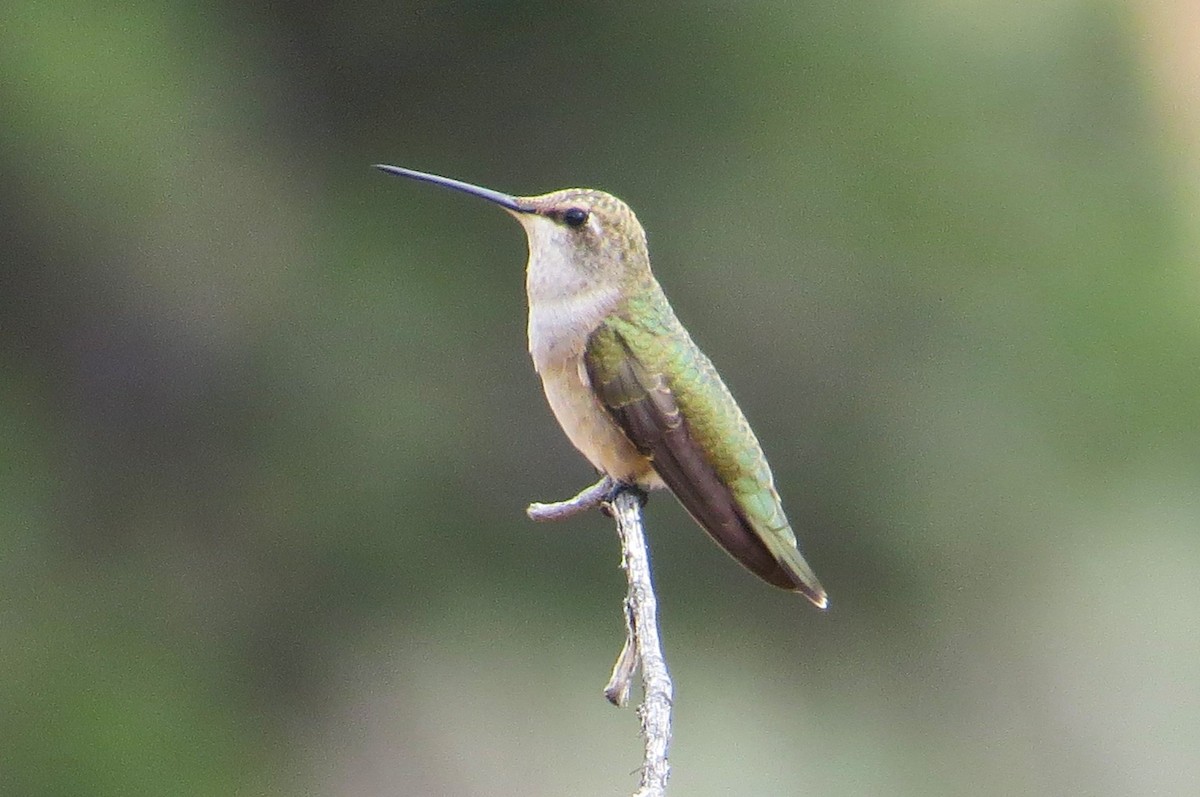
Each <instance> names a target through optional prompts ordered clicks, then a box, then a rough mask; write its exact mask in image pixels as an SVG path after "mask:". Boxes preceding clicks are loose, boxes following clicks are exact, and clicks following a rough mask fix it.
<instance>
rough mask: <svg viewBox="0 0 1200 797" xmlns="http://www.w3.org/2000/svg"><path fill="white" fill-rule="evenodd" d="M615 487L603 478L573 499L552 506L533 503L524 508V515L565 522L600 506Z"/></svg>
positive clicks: (606, 478) (614, 484) (614, 483)
mask: <svg viewBox="0 0 1200 797" xmlns="http://www.w3.org/2000/svg"><path fill="white" fill-rule="evenodd" d="M616 486H617V483H616V482H614V481H613V480H612V479H610V478H609V477H607V476H605V477H604V478H603V479H601V480H600V481H598V482H596V483H595V484H593V485H592V486H591V487H588V488H587V489H585V490H581V491H580V492H579V494H578V495H576V496H575V497H574V498H568V499H567V500H566V501H555V502H554V503H553V504H539V503H538V502H537V501H534V502H533V503H532V504H530V505H529V506H527V507H526V508H525V514H527V515H529V517H530V518H531V519H533V520H565V519H566V518H569V517H574V516H575V515H578V514H580V513H583V512H586V511H588V510H589V509H595V508H596V507H598V506H600V504H602V503H604V501H605V499H607V498H608V497H609V496H610V495H612V492H613V489H615V488H616Z"/></svg>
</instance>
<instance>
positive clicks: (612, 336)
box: [584, 325, 797, 589]
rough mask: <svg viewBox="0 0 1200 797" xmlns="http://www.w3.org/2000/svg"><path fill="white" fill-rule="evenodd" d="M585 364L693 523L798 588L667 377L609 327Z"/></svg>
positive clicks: (771, 576) (774, 579)
mask: <svg viewBox="0 0 1200 797" xmlns="http://www.w3.org/2000/svg"><path fill="white" fill-rule="evenodd" d="M584 365H585V367H586V369H587V374H588V378H589V379H590V380H591V383H592V387H593V389H594V390H595V391H596V395H597V397H598V398H599V400H600V402H601V404H603V406H604V407H605V409H606V410H608V412H609V414H610V415H611V416H612V417H613V419H614V420H615V421H616V422H617V425H618V426H620V427H621V429H622V430H623V431H624V432H625V435H626V436H627V437H628V438H629V440H630V442H631V443H633V445H634V446H635V447H636V448H637V449H638V451H640V452H641V453H643V454H645V455H646V456H647V457H649V458H650V460H651V463H652V464H653V466H654V470H655V471H656V472H657V473H658V475H659V476H660V477H661V478H662V480H663V482H664V483H665V484H666V485H667V487H668V488H670V490H671V492H673V493H674V494H675V497H676V498H678V499H679V502H680V503H681V504H683V506H684V508H685V509H687V511H688V513H689V514H690V515H691V516H692V517H693V518H695V520H696V522H697V523H699V524H700V525H701V526H702V527H703V528H704V530H705V531H707V532H708V533H709V535H710V536H712V538H713V539H714V540H716V541H717V543H718V544H720V546H721V547H722V548H724V549H725V550H726V551H728V552H729V553H730V555H732V556H733V558H734V559H736V560H738V561H739V562H741V563H742V564H743V565H745V566H746V567H747V568H749V569H750V570H751V571H752V572H754V573H755V574H756V575H758V576H759V577H761V578H763V579H764V580H766V581H768V582H770V583H771V584H774V585H775V586H778V587H782V588H784V589H796V588H797V583H796V581H795V580H794V579H793V578H791V577H789V575H788V573H787V572H786V571H785V570H784V568H783V567H781V566H780V564H779V562H778V561H776V559H775V557H774V556H773V555H772V554H771V551H770V550H769V549H768V548H767V546H766V545H765V544H764V543H763V541H762V540H761V539H760V538H759V536H758V534H756V533H755V531H754V529H753V527H752V526H751V525H750V523H749V522H748V520H747V519H746V517H745V515H744V513H743V511H742V508H741V507H740V505H739V503H738V501H737V497H736V496H735V495H734V493H733V491H732V490H731V489H730V488H729V487H728V486H727V485H725V484H724V483H722V481H721V479H720V478H719V477H718V476H717V472H716V470H715V469H714V468H713V466H712V465H711V464H710V462H709V460H708V458H707V457H706V456H705V454H704V451H703V450H702V449H701V448H700V446H699V445H698V444H697V442H696V440H695V438H693V436H692V435H691V433H690V432H689V430H688V423H687V419H686V418H684V417H683V414H682V413H681V412H680V410H679V405H678V404H677V403H676V401H675V396H674V395H673V394H672V392H671V387H670V385H669V384H668V381H667V379H666V377H665V376H664V375H663V374H662V373H657V372H655V371H654V370H653V369H650V368H648V367H647V366H646V365H645V364H644V363H642V362H640V361H639V359H638V357H637V356H636V354H635V353H634V352H633V351H632V350H631V348H630V346H629V345H628V343H627V342H626V341H625V339H624V338H623V337H622V336H621V334H620V332H618V331H617V330H615V329H613V328H611V327H610V326H607V325H605V326H601V327H600V329H598V330H597V331H596V332H595V333H593V335H592V337H591V338H590V339H589V340H588V347H587V350H586V352H585V354H584Z"/></svg>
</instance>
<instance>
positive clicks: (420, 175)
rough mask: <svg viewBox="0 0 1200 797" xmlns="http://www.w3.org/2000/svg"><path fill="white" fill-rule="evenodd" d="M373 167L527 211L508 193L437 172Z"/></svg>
mask: <svg viewBox="0 0 1200 797" xmlns="http://www.w3.org/2000/svg"><path fill="white" fill-rule="evenodd" d="M375 168H376V169H379V170H380V171H384V172H387V173H388V174H394V175H397V176H399V177H407V178H409V179H410V180H420V181H421V182H423V183H433V184H434V185H442V186H445V187H446V188H453V189H454V190H455V191H462V192H463V193H464V194H470V195H472V196H477V197H480V198H481V199H486V200H487V201H489V202H495V203H496V204H497V205H499V206H500V207H502V208H507V209H509V210H512V211H515V212H517V213H529V212H531V211H530V209H529V208H527V207H525V206H524V205H522V204H520V203H519V202H517V198H516V197H514V196H510V195H508V194H502V193H500V192H499V191H493V190H492V189H490V188H483V187H481V186H478V185H471V184H470V183H464V182H463V181H462V180H453V179H451V178H449V177H442V176H440V175H437V174H429V173H428V172H418V171H415V170H413V169H402V168H401V167H399V166H388V165H387V164H385V163H377V164H375Z"/></svg>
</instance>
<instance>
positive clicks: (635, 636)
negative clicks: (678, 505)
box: [527, 477, 674, 797]
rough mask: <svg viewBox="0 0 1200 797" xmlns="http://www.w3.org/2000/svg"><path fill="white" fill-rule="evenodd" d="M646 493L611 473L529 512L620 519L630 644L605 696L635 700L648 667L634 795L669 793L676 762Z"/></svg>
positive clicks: (615, 700)
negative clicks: (637, 682) (645, 519)
mask: <svg viewBox="0 0 1200 797" xmlns="http://www.w3.org/2000/svg"><path fill="white" fill-rule="evenodd" d="M643 502H644V495H643V494H642V493H641V492H640V491H638V490H636V489H633V488H625V487H623V486H619V485H616V484H615V483H614V482H612V481H611V480H610V479H608V478H607V477H606V478H604V479H602V480H601V481H600V482H599V483H597V484H595V485H593V486H592V487H589V488H588V489H586V490H584V491H583V492H581V493H580V494H579V495H577V496H575V497H574V498H572V499H570V500H568V501H563V502H561V503H557V504H531V505H530V506H529V509H528V510H527V511H528V512H529V516H530V517H532V518H534V519H536V520H557V519H559V518H563V517H570V516H572V515H575V514H578V513H579V512H582V511H585V510H586V509H590V508H592V507H594V506H601V508H602V509H604V511H605V513H606V514H608V515H610V516H611V517H612V518H613V519H614V520H615V521H616V523H617V534H618V535H619V536H620V538H621V567H622V568H624V570H625V575H626V578H627V580H628V582H629V591H628V593H627V594H626V596H625V606H624V614H625V644H624V646H623V647H622V648H621V653H620V655H619V656H618V657H617V662H616V664H615V665H614V666H613V672H612V677H610V678H609V681H608V684H607V685H606V686H605V687H604V696H605V697H606V698H608V700H609V702H611V703H613V704H614V705H617V706H624V705H625V704H626V703H627V702H628V700H629V693H630V690H631V688H632V684H633V676H634V673H635V672H637V670H638V668H639V666H640V668H641V671H642V690H643V693H644V695H643V698H642V705H641V706H639V707H638V717H639V718H640V719H641V723H642V738H643V739H644V740H645V757H644V759H643V761H642V770H641V772H642V775H641V782H640V784H639V785H638V790H637V791H636V792H635V793H634V797H663V795H665V794H666V789H667V779H668V778H669V777H670V774H671V768H670V765H669V764H668V763H667V752H668V750H669V748H670V745H671V703H672V693H673V689H674V687H673V686H672V684H671V675H670V673H669V672H667V661H666V658H665V657H664V656H663V652H662V642H661V640H660V639H659V634H658V600H657V599H656V598H655V595H654V584H653V581H652V580H651V574H650V555H649V553H648V551H647V549H646V535H645V531H644V530H643V524H642V504H643Z"/></svg>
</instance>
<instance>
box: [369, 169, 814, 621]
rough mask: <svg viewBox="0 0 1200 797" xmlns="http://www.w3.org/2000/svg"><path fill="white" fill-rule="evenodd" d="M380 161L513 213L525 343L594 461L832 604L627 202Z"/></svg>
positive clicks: (749, 562) (564, 422)
mask: <svg viewBox="0 0 1200 797" xmlns="http://www.w3.org/2000/svg"><path fill="white" fill-rule="evenodd" d="M376 168H378V169H381V170H382V171H384V172H387V173H389V174H394V175H398V176H400V177H407V178H410V179H413V180H418V181H421V182H426V183H432V184H434V185H440V186H444V187H446V188H450V189H453V190H456V191H462V192H464V193H467V194H470V195H472V196H476V197H479V198H481V199H486V200H487V201H489V202H492V203H494V204H496V205H499V206H500V207H502V208H504V209H505V210H506V211H508V212H509V213H510V214H512V216H514V217H515V218H516V220H517V221H518V222H520V223H521V226H522V227H523V228H524V229H525V235H526V237H527V239H528V244H529V262H528V265H527V267H526V272H525V289H526V294H527V297H528V301H529V325H528V334H529V354H530V356H531V357H532V358H533V366H534V369H535V370H536V371H537V374H538V376H539V377H540V378H541V381H542V388H543V390H544V391H545V394H546V400H547V401H548V402H549V404H550V409H551V410H552V411H553V413H554V417H555V418H556V419H557V420H558V423H559V425H560V426H562V429H563V431H564V432H565V433H566V435H567V438H568V439H569V440H570V441H571V443H572V444H573V445H574V446H575V448H577V449H578V450H579V452H580V453H582V454H583V456H584V457H586V458H587V460H588V461H589V462H590V463H591V464H592V465H593V466H594V467H595V468H596V469H597V470H598V471H600V472H601V473H603V474H605V475H607V476H608V477H609V478H611V479H613V480H615V481H616V482H617V483H618V484H623V485H629V486H634V487H637V488H639V489H642V490H650V489H661V488H664V487H665V488H666V489H668V490H670V491H671V492H672V493H674V495H675V497H676V498H677V499H679V502H680V503H681V504H682V505H683V507H684V508H685V509H686V510H687V511H688V513H689V514H690V515H691V516H692V517H693V518H694V519H695V520H696V522H697V523H698V524H699V525H700V526H701V527H702V528H703V529H704V530H705V531H706V532H708V534H709V535H710V536H711V537H712V538H713V540H715V541H716V542H717V543H718V544H719V545H720V546H721V547H722V548H724V549H725V550H726V551H727V552H728V553H729V554H730V555H731V556H732V557H733V558H734V559H736V560H737V561H738V562H740V563H741V564H742V565H744V566H745V567H746V568H747V569H749V570H750V571H751V572H752V573H754V574H755V575H757V576H759V577H760V578H762V579H763V580H765V581H767V582H768V583H770V584H773V585H775V586H777V587H782V588H783V589H787V590H792V591H795V592H799V593H801V594H803V595H804V596H805V597H806V598H808V599H809V600H810V601H812V603H813V604H815V605H816V606H817V607H818V608H821V609H824V608H825V607H826V606H827V605H828V598H827V597H826V594H825V590H824V589H823V588H822V587H821V584H820V582H819V581H817V577H816V575H815V574H814V573H813V571H812V568H811V567H809V565H808V563H807V562H806V561H805V560H804V557H803V556H802V555H801V553H800V550H799V548H798V547H797V544H796V535H795V533H794V532H793V531H792V527H791V524H790V523H789V522H788V519H787V517H786V516H785V515H784V512H783V505H782V503H781V501H780V498H779V493H778V492H777V491H776V489H775V482H774V478H773V477H772V475H771V468H770V466H769V465H768V464H767V459H766V456H764V454H763V451H762V447H761V446H760V445H759V442H758V438H757V437H755V435H754V432H753V431H752V430H751V429H750V424H749V423H748V422H747V421H746V417H745V416H744V415H743V414H742V411H741V409H740V408H739V407H738V405H737V402H735V401H734V399H733V396H732V394H730V392H729V388H727V387H726V386H725V383H724V382H723V381H722V380H721V377H720V375H719V374H718V373H717V370H716V368H714V367H713V364H712V362H711V361H710V360H709V359H708V357H707V356H705V354H704V353H703V352H702V351H700V348H699V347H698V346H697V345H696V344H695V343H694V342H693V341H692V338H691V335H689V334H688V331H687V330H686V329H685V328H684V327H683V324H681V323H680V322H679V319H678V318H676V317H675V312H674V310H672V309H671V305H670V303H669V302H668V301H667V297H666V294H664V293H663V290H662V287H661V286H660V285H659V284H658V281H657V280H656V279H655V278H654V275H653V274H652V273H651V271H650V255H649V252H648V250H647V246H646V233H645V230H643V229H642V225H641V223H640V222H639V221H638V220H637V217H636V216H635V215H634V214H633V211H632V210H631V209H630V208H629V206H628V205H626V204H625V203H624V202H622V201H621V200H620V199H617V198H616V197H615V196H613V195H611V194H607V193H605V192H603V191H597V190H594V189H590V188H568V189H564V190H561V191H553V192H551V193H548V194H542V195H540V196H528V197H523V196H512V195H509V194H504V193H501V192H499V191H494V190H492V189H490V188H483V187H481V186H477V185H472V184H471V183H465V182H462V181H460V180H454V179H451V178H449V177H441V176H439V175H436V174H428V173H426V172H418V171H414V170H412V169H405V168H401V167H398V166H387V165H384V164H377V165H376Z"/></svg>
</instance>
